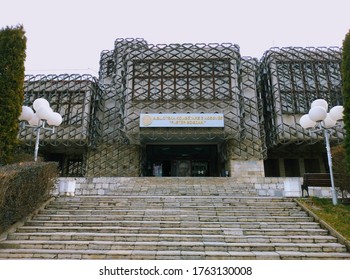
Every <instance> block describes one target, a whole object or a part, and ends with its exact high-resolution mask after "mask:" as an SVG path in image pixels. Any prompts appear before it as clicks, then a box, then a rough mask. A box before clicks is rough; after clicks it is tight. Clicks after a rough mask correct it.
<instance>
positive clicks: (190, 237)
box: [8, 232, 337, 243]
mask: <svg viewBox="0 0 350 280" xmlns="http://www.w3.org/2000/svg"><path fill="white" fill-rule="evenodd" d="M316 234H317V233H316ZM8 240H55V241H74V240H76V241H124V242H135V241H145V242H152V241H153V242H156V241H159V242H162V241H178V242H181V241H191V242H203V241H208V242H229V243H249V242H252V243H335V242H336V241H337V239H336V238H335V237H333V236H330V235H295V236H293V235H281V236H278V235H276V236H274V235H246V236H243V235H225V234H221V235H214V234H212V235H209V234H145V233H142V232H140V233H129V234H127V235H125V234H119V233H92V232H33V233H19V232H16V233H12V234H11V235H9V237H8Z"/></svg>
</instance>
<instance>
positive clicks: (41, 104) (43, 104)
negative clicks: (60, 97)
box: [33, 98, 50, 112]
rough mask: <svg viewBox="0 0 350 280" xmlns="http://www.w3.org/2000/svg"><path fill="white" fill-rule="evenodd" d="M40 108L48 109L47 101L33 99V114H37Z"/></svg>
mask: <svg viewBox="0 0 350 280" xmlns="http://www.w3.org/2000/svg"><path fill="white" fill-rule="evenodd" d="M40 107H50V103H49V101H47V100H46V99H45V98H38V99H35V100H34V102H33V108H34V110H35V112H37V111H38V110H39V108H40Z"/></svg>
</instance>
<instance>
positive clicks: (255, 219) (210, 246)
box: [0, 181, 350, 259]
mask: <svg viewBox="0 0 350 280" xmlns="http://www.w3.org/2000/svg"><path fill="white" fill-rule="evenodd" d="M159 182H160V181H159ZM110 185H111V184H109V187H110ZM159 187H160V186H159V185H157V186H135V187H131V188H132V189H130V188H129V189H128V190H127V189H125V192H123V193H120V191H121V189H120V186H119V188H118V190H116V193H118V195H113V193H112V192H110V193H109V195H108V196H76V197H57V198H55V200H54V201H52V202H51V203H49V204H48V205H46V207H45V208H44V209H41V210H40V211H39V213H38V214H37V215H35V216H34V217H33V218H31V219H30V220H28V221H26V222H25V223H24V224H23V225H22V226H20V227H18V228H17V230H16V231H15V232H13V233H10V234H9V235H8V238H7V240H5V241H3V242H0V258H1V259H6V258H30V259H31V258H39V259H44V258H45V259H50V258H58V259H114V258H115V259H350V253H349V252H347V251H346V247H345V246H343V245H341V244H339V243H338V242H337V239H336V238H335V237H333V236H330V235H329V234H328V231H327V230H325V229H322V228H321V227H320V225H319V224H318V223H316V222H314V220H313V218H312V217H309V216H308V215H307V213H305V212H304V211H302V210H301V208H300V207H299V206H298V205H297V204H296V203H295V202H294V201H293V200H292V199H286V198H270V197H264V198H262V197H256V196H255V195H251V196H249V197H242V195H239V194H236V193H235V194H234V195H232V193H229V192H228V189H227V188H225V187H223V186H212V187H210V186H206V187H205V188H203V189H201V188H202V186H201V185H199V186H192V188H190V187H189V186H184V187H181V186H177V187H176V188H174V189H171V187H170V186H162V188H164V190H159ZM231 187H232V188H233V186H231ZM231 187H230V188H231ZM169 188H170V189H169ZM106 189H107V187H106ZM219 190H220V191H219ZM224 190H225V191H226V192H227V194H229V195H223V193H224V192H223V191H224ZM186 191H187V193H185V192H186ZM138 192H139V193H138ZM152 192H154V194H155V195H150V194H151V193H152ZM161 192H163V194H164V195H159V194H160V193H161ZM183 192H184V193H183ZM205 193H209V194H208V195H203V194H205ZM119 194H120V195H119ZM135 194H137V195H135ZM179 194H180V195H179ZM182 194H187V195H182ZM192 194H194V195H192Z"/></svg>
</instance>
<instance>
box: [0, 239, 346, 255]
mask: <svg viewBox="0 0 350 280" xmlns="http://www.w3.org/2000/svg"><path fill="white" fill-rule="evenodd" d="M0 249H50V250H55V249H56V250H57V249H59V250H107V251H109V250H138V251H173V250H180V251H223V252H229V251H233V250H234V251H245V252H246V251H306V252H336V253H344V252H346V248H345V247H344V246H342V245H340V244H338V243H318V244H313V243H295V244H294V243H254V242H250V243H247V242H244V243H229V242H217V241H216V242H213V241H211V242H209V241H203V242H190V241H180V242H179V241H161V242H159V241H156V242H153V241H150V242H146V241H135V242H123V241H76V240H75V241H52V240H49V241H46V240H41V241H37V240H22V241H21V242H18V241H15V240H9V241H5V242H2V243H1V244H0Z"/></svg>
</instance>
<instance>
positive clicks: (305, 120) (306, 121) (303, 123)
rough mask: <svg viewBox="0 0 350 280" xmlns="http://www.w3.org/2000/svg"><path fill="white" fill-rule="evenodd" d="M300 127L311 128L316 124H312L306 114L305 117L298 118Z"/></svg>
mask: <svg viewBox="0 0 350 280" xmlns="http://www.w3.org/2000/svg"><path fill="white" fill-rule="evenodd" d="M300 125H301V127H302V128H305V129H307V128H312V127H314V126H315V125H316V122H314V121H313V120H311V119H310V117H309V115H308V114H306V115H303V116H302V117H301V118H300Z"/></svg>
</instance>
